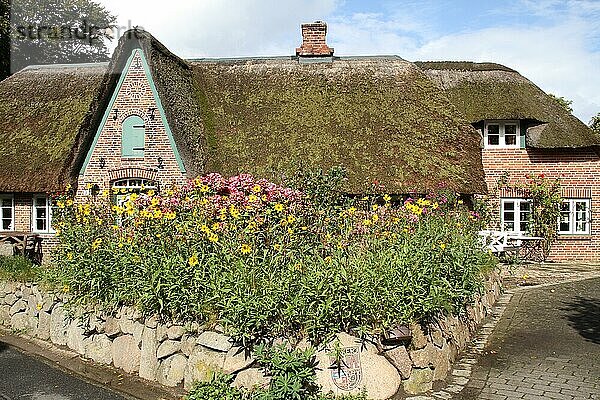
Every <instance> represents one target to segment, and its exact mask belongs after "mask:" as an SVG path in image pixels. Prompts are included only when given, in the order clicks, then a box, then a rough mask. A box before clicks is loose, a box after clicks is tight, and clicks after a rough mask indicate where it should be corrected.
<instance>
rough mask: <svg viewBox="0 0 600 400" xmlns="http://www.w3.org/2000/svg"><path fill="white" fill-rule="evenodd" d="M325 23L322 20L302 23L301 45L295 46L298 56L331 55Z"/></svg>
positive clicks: (331, 49)
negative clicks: (326, 40) (326, 37)
mask: <svg viewBox="0 0 600 400" xmlns="http://www.w3.org/2000/svg"><path fill="white" fill-rule="evenodd" d="M326 35H327V24H326V23H325V22H323V21H315V22H313V23H308V24H302V46H300V47H298V48H296V55H297V56H299V57H331V56H333V48H331V47H329V46H327V43H326V42H325V36H326Z"/></svg>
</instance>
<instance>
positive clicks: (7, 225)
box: [2, 218, 12, 231]
mask: <svg viewBox="0 0 600 400" xmlns="http://www.w3.org/2000/svg"><path fill="white" fill-rule="evenodd" d="M11 222H12V220H10V219H4V218H3V219H2V230H4V231H7V230H9V229H10V223H11Z"/></svg>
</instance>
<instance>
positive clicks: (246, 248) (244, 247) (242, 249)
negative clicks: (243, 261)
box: [240, 243, 252, 254]
mask: <svg viewBox="0 0 600 400" xmlns="http://www.w3.org/2000/svg"><path fill="white" fill-rule="evenodd" d="M251 251H252V247H250V245H248V244H245V243H244V244H243V245H242V246H241V247H240V252H241V253H242V254H248V253H250V252H251Z"/></svg>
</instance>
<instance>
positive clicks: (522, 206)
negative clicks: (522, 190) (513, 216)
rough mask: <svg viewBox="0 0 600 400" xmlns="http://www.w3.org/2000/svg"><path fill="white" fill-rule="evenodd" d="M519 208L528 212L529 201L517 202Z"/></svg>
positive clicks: (529, 207) (529, 208)
mask: <svg viewBox="0 0 600 400" xmlns="http://www.w3.org/2000/svg"><path fill="white" fill-rule="evenodd" d="M519 208H520V209H521V211H526V212H529V211H530V210H531V203H530V202H528V201H522V202H521V203H520V204H519Z"/></svg>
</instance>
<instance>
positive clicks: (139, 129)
mask: <svg viewBox="0 0 600 400" xmlns="http://www.w3.org/2000/svg"><path fill="white" fill-rule="evenodd" d="M145 136H146V126H145V125H144V120H143V119H142V118H141V117H138V116H137V115H132V116H131V117H127V119H126V120H125V121H123V136H122V138H121V155H122V156H123V157H136V158H137V157H144V142H145Z"/></svg>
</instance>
